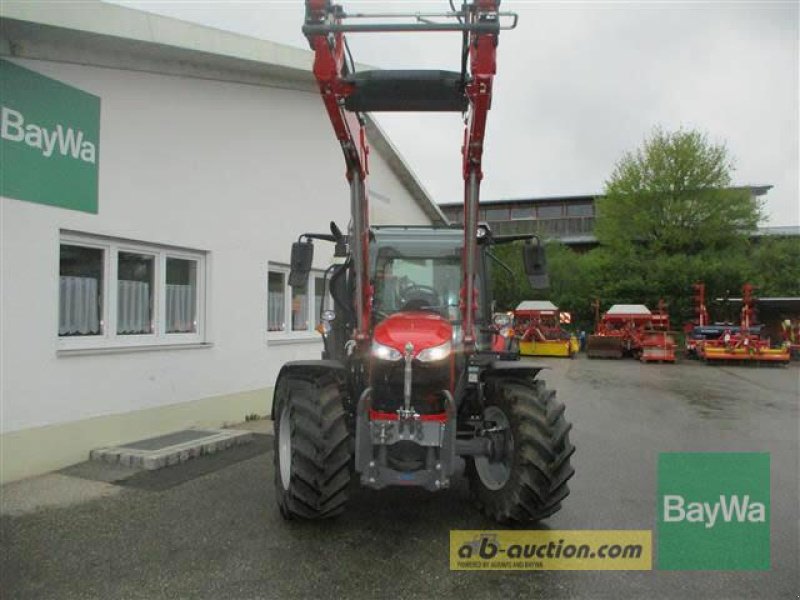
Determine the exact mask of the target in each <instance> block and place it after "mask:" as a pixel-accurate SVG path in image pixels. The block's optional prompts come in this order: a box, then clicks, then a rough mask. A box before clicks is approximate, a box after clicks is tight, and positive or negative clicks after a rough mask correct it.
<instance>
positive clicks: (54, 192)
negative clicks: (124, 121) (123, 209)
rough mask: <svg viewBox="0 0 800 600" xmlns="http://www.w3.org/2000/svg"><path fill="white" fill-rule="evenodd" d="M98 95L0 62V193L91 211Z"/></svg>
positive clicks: (96, 160) (94, 199)
mask: <svg viewBox="0 0 800 600" xmlns="http://www.w3.org/2000/svg"><path fill="white" fill-rule="evenodd" d="M99 162H100V98H98V97H97V96H93V95H92V94H88V93H86V92H84V91H81V90H79V89H76V88H74V87H72V86H69V85H66V84H64V83H61V82H60V81H56V80H54V79H50V78H49V77H45V76H43V75H40V74H39V73H36V72H34V71H31V70H29V69H25V68H23V67H20V66H19V65H16V64H14V63H11V62H9V61H7V60H0V195H2V196H5V197H7V198H16V199H17V200H28V201H30V202H38V203H40V204H50V205H53V206H61V207H63V208H70V209H73V210H81V211H85V212H90V213H97V170H98V165H99Z"/></svg>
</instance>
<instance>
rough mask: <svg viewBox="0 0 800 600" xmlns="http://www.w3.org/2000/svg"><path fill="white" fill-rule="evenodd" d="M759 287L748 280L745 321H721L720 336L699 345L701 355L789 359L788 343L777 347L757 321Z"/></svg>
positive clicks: (716, 359) (735, 360)
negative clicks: (736, 322) (737, 324)
mask: <svg viewBox="0 0 800 600" xmlns="http://www.w3.org/2000/svg"><path fill="white" fill-rule="evenodd" d="M754 289H755V288H754V287H753V286H752V285H750V284H749V283H745V284H744V286H743V288H742V310H741V321H740V324H739V326H738V327H734V326H732V325H728V324H718V325H716V326H715V328H717V329H722V331H721V333H720V335H719V336H718V337H716V338H712V339H709V338H706V339H704V340H703V341H702V343H701V344H700V345H698V346H697V347H696V352H697V356H698V357H699V358H702V359H704V360H705V361H706V362H733V363H747V362H756V363H759V362H768V363H784V364H785V363H788V362H789V360H790V358H791V357H790V354H789V348H788V347H786V346H785V345H781V346H780V347H776V348H773V347H771V344H770V339H769V338H768V337H764V336H763V335H762V328H761V327H760V326H759V325H757V324H756V311H755V296H754V295H753V290H754Z"/></svg>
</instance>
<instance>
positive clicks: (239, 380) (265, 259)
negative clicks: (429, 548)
mask: <svg viewBox="0 0 800 600" xmlns="http://www.w3.org/2000/svg"><path fill="white" fill-rule="evenodd" d="M14 62H17V64H20V65H21V66H23V67H26V68H29V69H31V70H35V71H38V72H39V73H41V74H43V75H46V76H49V77H52V78H54V79H57V80H60V81H63V82H65V83H67V84H70V85H73V86H75V87H78V88H80V89H83V90H85V91H87V92H90V93H92V94H95V95H97V96H100V97H101V102H102V104H101V124H100V135H101V138H100V140H101V141H100V156H99V165H100V167H99V168H100V171H99V212H98V214H97V215H92V214H87V213H82V212H76V211H71V210H66V209H61V208H55V207H51V206H44V205H39V204H34V203H30V202H24V201H19V200H13V199H8V198H3V199H2V200H0V203H1V204H0V210H1V211H2V212H0V218H1V219H0V220H2V230H1V231H2V278H1V280H0V281H1V283H0V285H1V286H2V292H1V293H2V301H3V310H2V358H1V359H0V360H2V384H1V385H2V388H1V391H2V424H1V425H0V427H1V428H2V429H0V433H2V453H1V454H2V469H1V470H0V478H2V480H6V481H7V480H11V479H17V478H20V477H23V476H27V475H32V474H35V473H39V472H42V471H44V470H48V469H52V468H55V467H57V466H63V465H66V464H70V463H72V462H76V461H79V460H83V459H85V458H86V456H87V453H88V450H89V449H90V448H92V447H97V446H100V445H105V444H112V443H119V442H123V441H130V440H133V439H137V438H139V437H143V436H146V435H155V434H158V433H162V432H165V431H169V430H173V429H175V428H176V427H186V426H192V425H203V426H210V425H221V424H222V423H223V422H236V421H241V420H243V419H244V417H245V415H246V414H249V413H258V414H266V413H268V411H269V409H270V403H271V386H272V385H273V382H274V380H275V377H276V375H277V372H278V369H279V368H280V365H282V364H283V363H284V362H286V361H289V360H293V359H299V358H314V357H318V356H319V351H320V348H321V343H320V341H319V338H318V336H316V335H315V334H313V333H309V334H305V335H294V336H292V335H286V336H283V337H282V338H280V339H276V336H274V335H273V336H270V335H268V334H267V327H266V323H267V270H268V264H287V263H288V259H289V250H290V246H291V243H292V242H293V241H294V240H295V239H296V238H297V236H298V235H299V234H300V233H302V232H307V231H321V232H325V231H327V230H328V223H329V221H330V220H332V219H333V220H336V221H337V222H338V223H339V225H340V227H341V228H342V229H345V227H346V225H347V222H348V220H349V217H348V213H349V194H348V190H347V185H346V181H345V179H344V176H343V174H344V164H343V160H342V158H341V153H340V149H339V146H338V143H337V142H336V141H335V139H334V137H333V135H332V132H331V127H330V124H329V122H328V121H327V118H326V116H325V113H324V111H323V108H322V104H321V102H320V99H319V97H318V95H316V94H313V93H306V92H300V91H293V90H288V89H276V88H267V87H263V86H253V85H242V84H234V83H227V82H218V81H212V80H201V79H192V78H188V77H176V76H165V75H158V74H148V73H141V72H133V71H123V70H117V69H107V68H96V67H90V66H80V65H72V64H56V63H50V62H42V61H26V60H16V61H14ZM370 159H371V181H370V184H369V186H370V189H371V190H373V191H374V195H375V196H376V198H375V199H373V209H372V215H373V216H372V218H373V220H374V221H375V222H376V223H380V222H392V223H396V222H402V223H407V224H428V223H429V222H430V221H429V219H428V218H427V217H426V216H425V214H424V213H423V211H422V210H421V208H420V207H419V206H418V205H417V204H416V203H415V202H414V200H413V199H412V198H411V196H410V195H409V194H408V192H407V191H406V190H405V188H404V187H403V185H402V184H401V183H400V181H399V180H398V179H397V177H396V176H395V175H394V173H393V172H392V171H391V169H390V168H389V167H388V165H387V163H386V161H385V160H384V159H383V158H382V157H381V156H380V155H379V154H378V153H377V152H373V153H372V154H371V155H370ZM62 230H71V231H78V232H84V233H88V234H98V235H104V236H111V237H113V238H124V239H130V240H135V241H138V242H146V243H150V244H167V245H171V246H178V247H182V248H187V249H193V250H198V251H202V252H207V253H208V254H207V262H206V271H207V288H206V290H207V294H206V297H207V305H206V333H205V338H206V339H205V342H206V343H204V344H200V345H195V346H193V347H185V348H171V349H170V348H164V349H158V350H154V349H143V350H141V349H140V350H136V351H134V350H131V349H127V350H125V351H121V352H111V351H108V350H104V351H98V352H93V353H89V354H86V353H74V352H73V353H69V352H64V351H63V350H59V340H58V336H57V327H58V294H59V288H58V278H59V240H60V232H61V231H62ZM330 259H331V249H330V248H329V246H328V244H325V243H317V244H316V255H315V267H317V268H320V269H324V268H325V267H326V266H328V265H329V264H330ZM278 337H280V336H278ZM181 407H183V408H181ZM187 407H189V408H188V409H187ZM53 444H56V447H55V448H54V447H53ZM47 446H49V448H47V451H46V452H44V449H45V448H46V447H47ZM54 450H55V451H54Z"/></svg>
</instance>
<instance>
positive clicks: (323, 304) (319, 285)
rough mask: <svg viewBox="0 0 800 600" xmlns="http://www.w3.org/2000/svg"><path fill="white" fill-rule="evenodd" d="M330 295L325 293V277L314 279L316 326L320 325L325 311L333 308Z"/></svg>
mask: <svg viewBox="0 0 800 600" xmlns="http://www.w3.org/2000/svg"><path fill="white" fill-rule="evenodd" d="M329 299H330V295H329V294H326V293H325V277H324V276H323V275H317V276H316V277H314V314H313V315H312V317H313V322H314V326H315V327H316V326H317V325H319V324H320V318H319V317H320V315H321V314H322V311H323V310H328V309H329V308H330V307H331V302H330V300H329Z"/></svg>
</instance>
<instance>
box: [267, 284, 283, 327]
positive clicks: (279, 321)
mask: <svg viewBox="0 0 800 600" xmlns="http://www.w3.org/2000/svg"><path fill="white" fill-rule="evenodd" d="M283 315H284V310H283V290H282V289H281V290H279V291H276V290H270V291H269V294H268V298H267V330H268V331H283V330H284V329H285V327H284V322H283Z"/></svg>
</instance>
